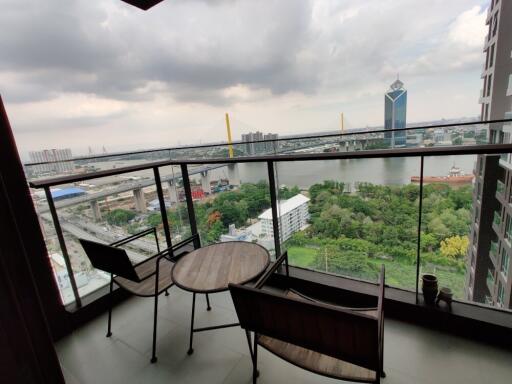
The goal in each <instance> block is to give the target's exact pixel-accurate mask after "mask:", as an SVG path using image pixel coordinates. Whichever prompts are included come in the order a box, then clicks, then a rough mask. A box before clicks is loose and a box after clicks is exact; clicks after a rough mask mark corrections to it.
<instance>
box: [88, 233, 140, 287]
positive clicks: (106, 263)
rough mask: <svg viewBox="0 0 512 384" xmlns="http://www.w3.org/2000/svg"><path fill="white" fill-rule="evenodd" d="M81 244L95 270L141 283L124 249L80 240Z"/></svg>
mask: <svg viewBox="0 0 512 384" xmlns="http://www.w3.org/2000/svg"><path fill="white" fill-rule="evenodd" d="M80 244H82V247H83V248H84V250H85V253H86V255H87V257H88V258H89V260H90V261H91V264H92V265H93V267H94V268H96V269H100V270H102V271H105V272H108V273H112V274H114V275H117V276H121V277H124V278H126V279H128V280H131V281H135V282H140V281H141V280H140V277H139V275H138V274H137V271H135V268H134V267H133V265H132V263H131V261H130V258H129V257H128V255H127V253H126V251H125V250H124V249H121V248H116V247H112V246H110V245H106V244H101V243H97V242H95V241H91V240H85V239H80Z"/></svg>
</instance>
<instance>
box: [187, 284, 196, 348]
mask: <svg viewBox="0 0 512 384" xmlns="http://www.w3.org/2000/svg"><path fill="white" fill-rule="evenodd" d="M195 311H196V294H195V292H194V293H193V294H192V317H191V319H190V345H189V348H188V352H187V353H188V354H189V355H191V354H193V353H194V348H192V339H193V337H194V314H195Z"/></svg>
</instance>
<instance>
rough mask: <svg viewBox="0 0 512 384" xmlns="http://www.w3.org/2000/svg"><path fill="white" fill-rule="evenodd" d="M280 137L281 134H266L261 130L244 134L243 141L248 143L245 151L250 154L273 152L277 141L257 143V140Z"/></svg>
mask: <svg viewBox="0 0 512 384" xmlns="http://www.w3.org/2000/svg"><path fill="white" fill-rule="evenodd" d="M278 138H279V135H278V134H277V133H267V134H265V135H264V134H263V133H262V132H260V131H256V132H249V133H245V134H242V141H243V142H244V143H246V144H245V152H246V153H247V154H249V155H258V154H263V153H269V152H273V151H274V149H275V148H277V145H278V144H277V143H276V142H264V143H255V141H263V140H277V139H278Z"/></svg>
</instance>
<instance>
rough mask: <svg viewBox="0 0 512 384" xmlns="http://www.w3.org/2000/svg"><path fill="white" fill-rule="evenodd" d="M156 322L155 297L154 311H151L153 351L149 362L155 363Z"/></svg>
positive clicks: (156, 304)
mask: <svg viewBox="0 0 512 384" xmlns="http://www.w3.org/2000/svg"><path fill="white" fill-rule="evenodd" d="M157 321H158V295H155V309H154V311H153V347H152V348H153V349H152V355H151V362H152V363H156V361H157V358H156V328H157V325H158V323H157Z"/></svg>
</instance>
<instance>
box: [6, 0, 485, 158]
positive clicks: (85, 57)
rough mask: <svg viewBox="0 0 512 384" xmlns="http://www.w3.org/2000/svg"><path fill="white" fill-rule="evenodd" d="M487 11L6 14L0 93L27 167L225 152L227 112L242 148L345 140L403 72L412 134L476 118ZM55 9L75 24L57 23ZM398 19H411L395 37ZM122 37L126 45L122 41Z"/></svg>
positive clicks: (474, 5)
mask: <svg viewBox="0 0 512 384" xmlns="http://www.w3.org/2000/svg"><path fill="white" fill-rule="evenodd" d="M27 8H30V9H34V12H30V13H27V12H24V10H25V9H27ZM486 8H487V2H484V1H462V0H460V1H452V2H450V3H449V4H445V3H443V2H429V3H428V4H425V3H424V2H419V1H417V2H408V3H402V2H399V1H396V0H395V1H393V0H389V1H384V2H380V3H379V6H378V12H375V6H374V5H372V4H370V3H369V2H368V3H361V2H356V1H345V2H329V1H311V2H309V1H301V2H290V3H288V2H284V1H282V2H269V3H268V9H267V10H265V12H262V10H260V9H259V8H258V7H257V6H256V5H254V4H251V3H250V2H244V1H237V2H236V7H233V6H231V3H230V2H222V1H221V2H216V3H215V5H211V4H209V3H206V2H204V1H197V2H183V1H176V2H164V3H162V4H160V5H159V7H158V12H152V11H149V12H147V13H144V14H143V18H144V22H143V23H139V22H138V20H139V19H138V17H139V16H140V11H139V10H137V9H134V8H132V7H129V6H127V5H126V4H123V3H121V2H110V1H106V0H105V1H98V2H93V3H82V2H78V1H69V2H66V4H65V5H62V4H61V3H60V2H57V1H50V2H48V4H46V5H45V6H44V7H43V5H41V4H39V3H38V2H35V1H33V0H24V1H17V2H14V1H13V2H11V1H9V2H7V4H6V5H5V6H4V8H3V12H2V15H0V21H1V22H2V25H5V26H6V31H9V33H5V34H4V35H3V36H2V37H0V48H2V50H3V52H6V54H5V55H3V56H2V58H1V59H0V80H1V81H2V85H3V87H2V90H1V92H2V96H3V98H4V99H5V100H6V102H7V106H8V108H9V111H10V114H11V116H12V117H11V119H12V125H13V127H14V130H15V135H16V140H17V143H18V146H19V148H20V151H21V153H22V156H24V157H26V154H27V153H28V151H29V150H34V149H39V148H51V147H55V146H58V147H69V148H71V149H72V150H73V152H74V153H77V154H80V153H86V152H87V147H88V146H89V145H93V144H94V143H92V142H91V138H92V137H95V138H98V137H100V138H101V139H102V140H100V141H101V142H102V145H105V146H107V147H108V148H109V150H111V151H119V150H131V149H139V148H141V147H143V148H149V147H155V146H159V145H160V146H161V144H162V143H165V145H166V146H173V145H177V144H197V143H198V142H199V140H202V142H208V141H219V139H220V138H222V139H224V136H225V133H224V132H225V128H224V124H223V116H224V113H225V112H229V113H230V114H231V116H232V120H233V124H232V129H233V134H234V136H239V135H241V134H242V133H246V132H250V131H257V130H259V131H265V132H275V133H278V134H279V135H287V134H301V133H306V132H307V133H315V132H319V131H327V130H336V129H337V128H338V127H339V113H340V112H343V113H344V115H345V118H346V122H347V127H348V128H352V127H365V126H368V125H369V126H375V125H381V124H382V112H383V106H382V99H381V97H382V89H385V88H386V87H387V85H388V84H389V79H390V78H391V77H392V76H394V75H395V73H396V72H397V71H399V72H400V73H401V74H402V75H403V76H404V77H406V78H407V86H408V90H409V91H410V92H411V93H412V94H414V95H415V98H414V103H411V104H410V106H409V110H408V114H409V116H408V117H409V120H410V121H413V122H417V121H429V120H436V119H441V118H455V117H461V116H476V115H477V114H478V113H479V106H478V90H479V88H480V83H479V81H478V77H479V73H480V71H481V64H482V62H483V58H482V55H481V53H480V51H481V45H482V42H483V39H484V36H485V23H484V19H485V14H486ZM57 9H58V10H59V12H60V13H62V14H64V15H70V16H69V18H58V19H55V18H54V17H53V15H54V13H55V12H56V11H57ZM268 12H271V13H272V14H275V15H277V17H276V18H275V20H274V21H269V20H268V19H267V18H266V15H267V14H268ZM397 12H400V14H402V15H404V16H408V17H402V20H401V22H400V23H396V25H394V24H393V25H390V23H389V19H390V18H393V17H394V15H396V14H397ZM36 15H37V17H36ZM280 15H282V16H284V15H286V17H279V16H280ZM418 15H421V18H422V23H421V25H419V24H418V23H415V22H414V20H415V18H417V16H418ZM226 18H228V19H229V20H238V21H240V22H239V23H230V22H228V20H227V19H226ZM50 19H51V20H54V22H53V23H48V22H47V20H50ZM280 19H283V21H282V22H281V21H279V20H280ZM63 20H67V21H66V22H67V23H71V21H73V22H74V24H75V25H77V26H78V28H73V27H71V25H70V24H69V25H68V24H66V22H65V21H63ZM196 23H197V25H201V28H200V29H198V28H196V27H195V26H196ZM262 25H265V28H264V29H263V30H262V33H260V34H258V36H257V38H255V36H254V33H253V31H254V30H258V29H260V28H261V26H262ZM28 26H30V27H28ZM148 26H151V27H148ZM384 26H385V27H384ZM27 28H30V29H27ZM226 28H228V30H227V31H226V30H225V29H226ZM376 30H379V34H378V35H376V34H375V31H376ZM69 31H73V33H70V32H69ZM84 31H87V33H85V32H84ZM178 33H179V34H183V33H185V34H186V35H187V39H186V44H185V43H183V42H182V41H180V40H178V39H176V36H177V34H178ZM126 35H130V36H135V37H134V38H133V39H130V44H127V42H126V41H119V40H118V37H117V36H126ZM205 36H208V39H206V40H207V41H208V42H207V43H205ZM354 36H357V39H355V38H354ZM92 41H96V42H101V43H99V44H92V43H91V42H92ZM290 42H293V44H291V43H290ZM205 44H206V45H205ZM34 47H39V49H35V48H34ZM41 47H43V48H44V49H41ZM78 47H79V48H78ZM112 68H115V71H113V70H112ZM126 79H130V80H129V81H127V80H126ZM446 94H449V96H450V99H451V101H452V102H451V104H450V105H449V106H447V105H445V104H446V103H443V102H442V101H441V100H442V99H443V98H442V95H446ZM475 95H476V96H475ZM141 127H142V128H141ZM42 132H44V134H42ZM187 132H194V134H193V135H191V134H187ZM199 138H200V139H199ZM95 141H96V142H97V140H95Z"/></svg>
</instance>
